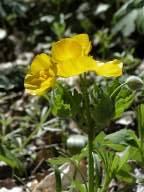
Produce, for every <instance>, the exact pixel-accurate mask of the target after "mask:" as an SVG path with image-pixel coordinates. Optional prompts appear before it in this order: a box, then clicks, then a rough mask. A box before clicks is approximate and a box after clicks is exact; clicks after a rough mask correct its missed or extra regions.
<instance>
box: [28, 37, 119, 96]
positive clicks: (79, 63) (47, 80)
mask: <svg viewBox="0 0 144 192" xmlns="http://www.w3.org/2000/svg"><path fill="white" fill-rule="evenodd" d="M90 50H91V42H90V41H89V37H88V35H87V34H79V35H75V36H73V37H71V38H65V39H62V40H60V41H58V42H55V43H53V44H52V50H51V56H49V55H47V54H45V53H42V54H39V55H37V56H36V57H35V58H34V59H33V61H32V64H31V67H30V69H29V71H28V73H27V75H26V77H25V82H24V84H25V88H26V91H27V92H29V93H31V94H33V95H43V94H44V93H45V92H46V91H47V90H48V89H49V88H51V87H53V86H54V84H55V81H56V79H57V78H58V77H71V76H75V75H79V74H81V73H84V72H88V71H94V72H95V73H96V74H97V75H101V76H105V77H118V76H120V75H122V62H121V61H119V60H117V59H115V60H113V61H109V62H106V63H104V62H100V61H96V60H94V59H93V57H92V56H90V55H88V54H89V52H90Z"/></svg>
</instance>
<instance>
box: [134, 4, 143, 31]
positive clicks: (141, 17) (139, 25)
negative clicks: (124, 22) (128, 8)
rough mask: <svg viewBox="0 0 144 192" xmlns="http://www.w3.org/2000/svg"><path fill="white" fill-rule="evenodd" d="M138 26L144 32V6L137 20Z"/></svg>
mask: <svg viewBox="0 0 144 192" xmlns="http://www.w3.org/2000/svg"><path fill="white" fill-rule="evenodd" d="M136 26H137V28H138V30H139V32H140V33H143V34H144V6H143V7H142V8H141V9H140V11H139V13H138V17H137V20H136Z"/></svg>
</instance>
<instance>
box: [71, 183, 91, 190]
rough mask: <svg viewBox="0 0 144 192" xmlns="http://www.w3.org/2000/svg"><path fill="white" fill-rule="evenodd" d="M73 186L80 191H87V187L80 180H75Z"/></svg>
mask: <svg viewBox="0 0 144 192" xmlns="http://www.w3.org/2000/svg"><path fill="white" fill-rule="evenodd" d="M71 187H72V188H74V189H77V190H78V191H79V192H86V191H87V190H86V188H85V185H84V184H81V182H80V181H78V180H75V181H73V182H72V186H71Z"/></svg>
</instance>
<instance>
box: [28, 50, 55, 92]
mask: <svg viewBox="0 0 144 192" xmlns="http://www.w3.org/2000/svg"><path fill="white" fill-rule="evenodd" d="M56 73H57V70H56V65H55V64H54V63H52V62H51V58H50V57H49V56H48V55H46V54H44V53H42V54H40V55H37V56H36V57H35V58H34V60H33V62H32V65H31V67H30V70H29V71H28V73H27V75H26V77H25V81H24V86H25V88H26V91H27V92H29V93H31V94H32V95H42V94H44V93H45V91H47V90H48V89H50V88H51V87H53V85H54V83H55V80H56Z"/></svg>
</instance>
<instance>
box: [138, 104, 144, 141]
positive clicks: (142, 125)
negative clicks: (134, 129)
mask: <svg viewBox="0 0 144 192" xmlns="http://www.w3.org/2000/svg"><path fill="white" fill-rule="evenodd" d="M137 120H138V133H139V137H140V138H141V139H142V140H144V104H141V105H139V106H138V107H137Z"/></svg>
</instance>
